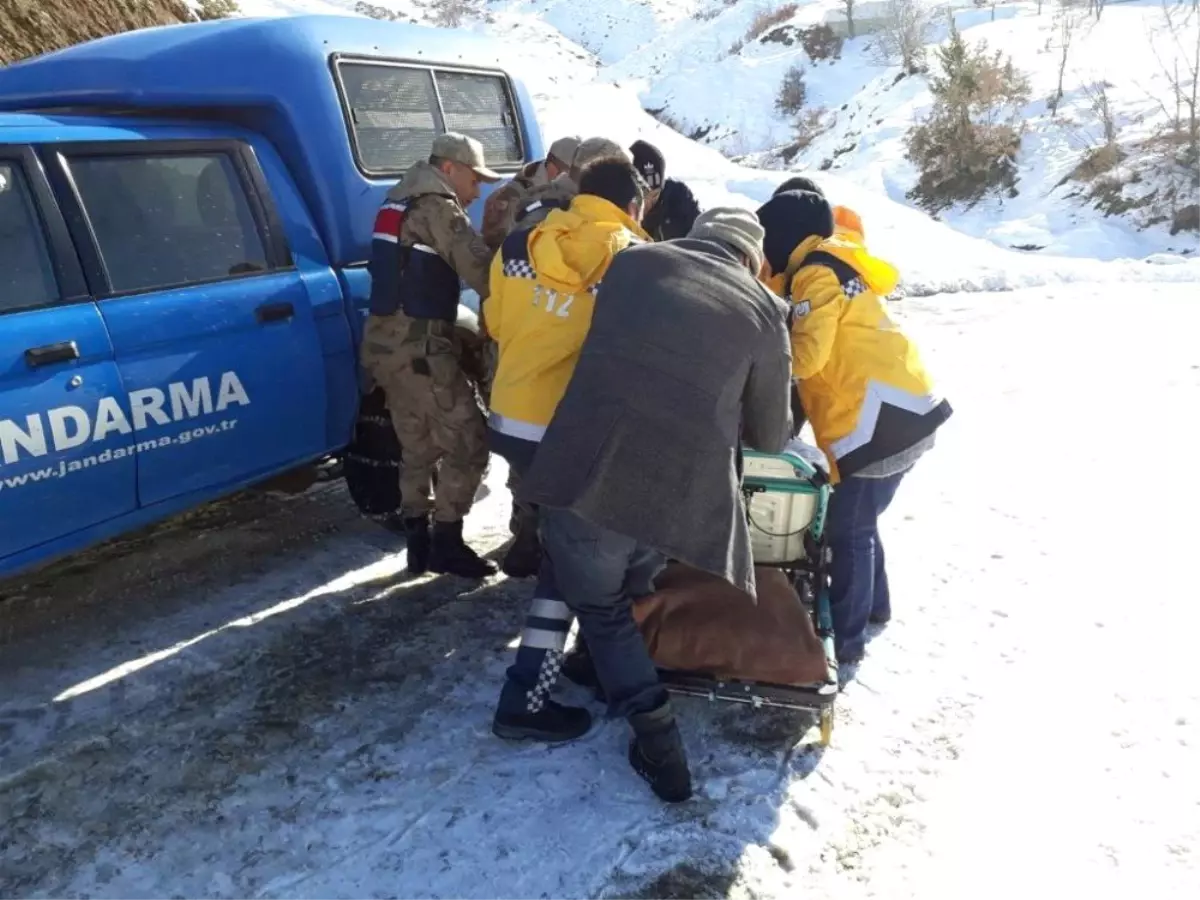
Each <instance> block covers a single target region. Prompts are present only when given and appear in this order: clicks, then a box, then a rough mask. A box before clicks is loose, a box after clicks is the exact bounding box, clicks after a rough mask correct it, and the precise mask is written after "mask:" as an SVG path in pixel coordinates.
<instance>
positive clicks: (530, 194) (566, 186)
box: [506, 174, 579, 236]
mask: <svg viewBox="0 0 1200 900" xmlns="http://www.w3.org/2000/svg"><path fill="white" fill-rule="evenodd" d="M578 193H579V188H578V187H576V185H575V182H574V181H572V180H571V176H570V175H565V174H564V175H559V176H558V177H557V178H555V179H554V180H553V181H547V182H546V183H545V184H541V185H537V186H535V187H532V188H530V189H529V190H527V191H526V192H525V193H524V194H522V195H521V197H520V198H519V199H518V200H517V202H516V204H515V205H514V209H513V213H512V224H511V225H509V228H508V231H509V232H512V231H516V230H517V229H518V228H523V229H524V228H533V226H535V225H538V224H540V223H541V222H542V220H544V219H545V218H546V216H548V215H550V210H552V209H557V208H563V209H565V208H566V207H567V206H569V205H570V203H571V201H572V200H574V199H575V195H576V194H578ZM534 204H537V206H535V207H534V208H533V209H530V207H531V206H533V205H534ZM506 236H507V233H506Z"/></svg>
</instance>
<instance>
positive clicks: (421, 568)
mask: <svg viewBox="0 0 1200 900" xmlns="http://www.w3.org/2000/svg"><path fill="white" fill-rule="evenodd" d="M429 545H430V538H429V517H428V516H416V517H415V518H411V519H405V520H404V546H405V549H406V550H407V551H408V571H409V572H411V573H412V574H413V575H423V574H425V570H426V569H428V568H429Z"/></svg>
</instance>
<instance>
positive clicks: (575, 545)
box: [538, 508, 667, 717]
mask: <svg viewBox="0 0 1200 900" xmlns="http://www.w3.org/2000/svg"><path fill="white" fill-rule="evenodd" d="M538 519H539V525H540V529H541V535H542V550H543V552H544V553H545V555H546V556H549V557H550V558H551V559H552V560H553V565H554V573H555V577H556V578H557V579H558V586H559V591H560V593H561V596H562V597H563V599H564V600H566V602H567V605H568V606H569V607H570V609H571V611H572V612H573V613H574V614H575V615H576V617H578V619H579V627H580V629H581V630H582V632H583V637H584V639H585V640H586V641H587V646H588V650H589V652H590V653H591V657H592V661H593V662H594V664H595V666H596V677H597V678H598V679H599V681H600V686H601V687H602V688H603V689H604V694H605V696H606V697H607V698H608V709H609V715H611V716H614V717H628V716H631V715H634V714H636V713H641V712H648V711H650V710H652V709H655V708H657V707H659V706H661V705H662V703H663V702H664V701H665V700H666V699H667V692H666V689H665V688H664V687H663V686H662V685H661V684H660V683H659V680H658V670H657V669H656V668H655V666H654V662H653V660H652V659H651V658H650V651H649V650H648V649H647V648H646V642H645V641H644V640H643V638H642V635H641V632H640V631H638V627H637V624H636V623H635V622H634V620H633V601H634V600H636V599H638V598H640V597H644V596H646V595H647V594H650V593H652V592H653V591H654V578H655V576H656V575H658V573H659V572H661V571H662V569H663V566H664V565H665V560H664V559H663V556H662V554H661V553H658V552H657V551H655V550H653V549H651V548H650V547H647V546H645V545H644V544H639V543H638V542H637V541H635V540H634V539H633V538H629V537H625V536H624V535H620V534H616V533H615V532H612V531H608V530H607V529H604V528H600V527H598V526H596V525H593V524H591V523H590V522H587V521H585V520H584V519H582V518H580V517H579V516H577V515H575V514H574V513H572V512H569V511H567V510H562V509H547V508H542V509H541V510H540V511H539V514H538Z"/></svg>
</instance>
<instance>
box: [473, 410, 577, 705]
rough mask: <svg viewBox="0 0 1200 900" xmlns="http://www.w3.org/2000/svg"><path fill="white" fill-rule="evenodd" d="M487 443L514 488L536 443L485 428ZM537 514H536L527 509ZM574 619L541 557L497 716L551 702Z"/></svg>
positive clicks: (546, 556)
mask: <svg viewBox="0 0 1200 900" xmlns="http://www.w3.org/2000/svg"><path fill="white" fill-rule="evenodd" d="M488 444H489V446H490V449H491V450H492V452H493V453H497V454H499V455H500V456H502V457H504V459H505V461H506V462H507V463H508V465H509V469H510V471H511V477H510V479H509V482H510V484H511V485H513V486H515V485H516V484H518V483H519V482H520V478H521V476H522V475H524V474H525V472H526V471H527V470H528V468H529V466H530V465H531V464H532V463H533V456H534V454H535V453H536V452H537V446H538V445H537V444H536V443H534V442H533V441H525V440H522V439H520V438H514V437H511V436H509V435H506V434H501V433H500V432H497V431H493V430H492V429H490V428H489V429H488ZM531 512H533V513H534V514H535V515H536V510H531ZM574 622H575V616H574V615H573V614H572V613H571V610H570V609H569V608H568V607H567V604H566V603H564V602H563V598H562V595H561V594H560V593H559V592H558V587H557V586H556V585H555V579H554V564H553V563H552V562H551V560H550V557H549V554H546V553H543V554H542V559H541V563H540V565H539V568H538V578H537V587H536V588H535V589H534V592H533V600H531V601H530V603H529V611H528V612H527V613H526V614H525V627H524V629H522V631H521V643H520V645H518V647H517V658H516V660H515V661H514V662H513V664H512V665H511V666H509V667H508V671H507V672H506V673H505V680H504V688H503V689H502V690H501V691H500V705H499V707H498V710H497V711H498V712H500V713H504V714H508V715H522V714H533V713H539V712H541V711H542V709H543V708H545V705H546V702H547V701H548V700H549V699H550V692H551V691H552V690H553V689H554V685H555V684H556V683H557V682H558V675H559V672H560V671H561V670H562V663H563V655H564V651H565V648H566V645H567V639H568V638H569V637H570V634H571V626H572V625H573V624H574Z"/></svg>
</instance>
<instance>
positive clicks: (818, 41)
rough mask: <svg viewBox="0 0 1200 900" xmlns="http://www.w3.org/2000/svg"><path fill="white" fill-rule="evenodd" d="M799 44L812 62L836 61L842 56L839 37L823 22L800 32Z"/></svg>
mask: <svg viewBox="0 0 1200 900" xmlns="http://www.w3.org/2000/svg"><path fill="white" fill-rule="evenodd" d="M800 43H801V44H802V45H803V46H804V52H805V53H807V54H808V58H809V59H811V60H812V61H813V62H820V61H821V60H823V59H836V58H837V57H839V56H841V55H842V38H841V36H840V35H839V34H838V33H837V32H835V31H834V30H833V29H832V28H830V27H829V25H827V24H826V23H824V22H822V23H821V24H820V25H814V26H812V27H811V28H805V29H804V30H803V31H801V32H800Z"/></svg>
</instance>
